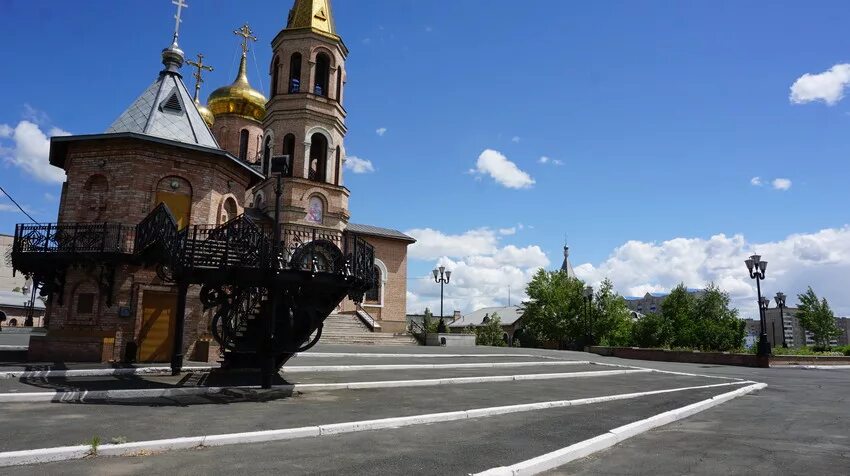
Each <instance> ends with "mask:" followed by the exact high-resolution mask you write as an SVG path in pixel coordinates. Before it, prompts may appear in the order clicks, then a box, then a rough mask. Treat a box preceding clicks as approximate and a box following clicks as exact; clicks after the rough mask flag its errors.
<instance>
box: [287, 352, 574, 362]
mask: <svg viewBox="0 0 850 476" xmlns="http://www.w3.org/2000/svg"><path fill="white" fill-rule="evenodd" d="M293 357H319V358H325V357H364V358H372V357H388V358H399V359H402V358H405V357H409V358H416V359H420V358H431V357H433V358H445V357H452V358H458V357H484V358H488V357H535V358H539V359H555V360H557V359H559V358H558V357H553V356H549V355H537V354H391V353H378V352H312V351H310V352H303V353H300V354H295V355H294V356H293Z"/></svg>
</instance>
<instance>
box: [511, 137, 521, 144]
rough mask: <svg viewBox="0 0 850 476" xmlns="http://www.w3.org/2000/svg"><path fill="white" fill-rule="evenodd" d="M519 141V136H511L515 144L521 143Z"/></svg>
mask: <svg viewBox="0 0 850 476" xmlns="http://www.w3.org/2000/svg"><path fill="white" fill-rule="evenodd" d="M519 141H520V138H519V136H513V137H511V142H513V143H514V144H519Z"/></svg>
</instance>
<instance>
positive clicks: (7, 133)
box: [0, 124, 14, 139]
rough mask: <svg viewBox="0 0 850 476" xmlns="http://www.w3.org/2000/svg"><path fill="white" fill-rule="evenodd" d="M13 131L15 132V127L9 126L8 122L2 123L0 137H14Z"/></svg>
mask: <svg viewBox="0 0 850 476" xmlns="http://www.w3.org/2000/svg"><path fill="white" fill-rule="evenodd" d="M12 132H14V129H12V128H11V127H9V125H8V124H0V138H2V139H6V138H9V137H12Z"/></svg>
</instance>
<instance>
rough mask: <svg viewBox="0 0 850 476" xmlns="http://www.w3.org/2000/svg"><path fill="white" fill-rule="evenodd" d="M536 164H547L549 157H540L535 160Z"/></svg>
mask: <svg viewBox="0 0 850 476" xmlns="http://www.w3.org/2000/svg"><path fill="white" fill-rule="evenodd" d="M537 162H539V163H541V164H548V163H549V157H546V156H545V155H544V156H542V157H540V158H539V159H537Z"/></svg>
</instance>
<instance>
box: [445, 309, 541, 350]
mask: <svg viewBox="0 0 850 476" xmlns="http://www.w3.org/2000/svg"><path fill="white" fill-rule="evenodd" d="M523 312H525V309H522V308H521V307H519V306H504V307H485V308H481V309H479V310H477V311H474V312H470V313H469V314H467V315H465V316H462V317H461V318H460V319H458V320H456V321H454V322H452V323H451V324H449V329H451V330H452V331H455V332H457V331H461V330H463V329H465V328H467V327H480V326H483V325H484V324H487V322H489V320H490V318H491V317H492V316H493V315H494V314H498V315H499V322H500V323H501V325H502V340H504V341H505V343H506V344H508V345H509V346H510V345H513V342H514V339H515V338H516V339H520V340H521V337H522V329H521V327H522V314H523Z"/></svg>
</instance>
